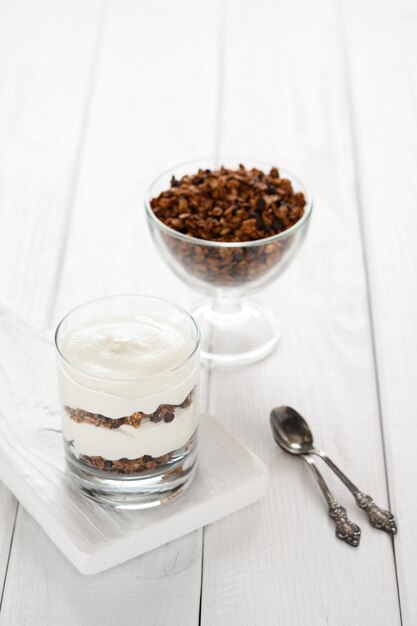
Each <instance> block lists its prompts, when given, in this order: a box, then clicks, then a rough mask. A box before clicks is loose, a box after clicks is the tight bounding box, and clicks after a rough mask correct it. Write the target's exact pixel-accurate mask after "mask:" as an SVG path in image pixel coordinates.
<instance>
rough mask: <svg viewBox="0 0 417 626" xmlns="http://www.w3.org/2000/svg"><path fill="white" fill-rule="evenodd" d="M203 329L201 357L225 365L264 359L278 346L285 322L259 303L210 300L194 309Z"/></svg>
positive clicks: (193, 313)
mask: <svg viewBox="0 0 417 626" xmlns="http://www.w3.org/2000/svg"><path fill="white" fill-rule="evenodd" d="M191 313H192V315H193V317H194V318H195V319H196V320H197V323H198V324H199V326H200V330H201V358H202V359H204V360H205V361H209V362H212V363H216V364H219V365H225V366H234V365H237V366H238V365H244V364H246V363H254V362H255V361H260V360H261V359H263V358H265V357H266V356H268V354H270V353H271V352H272V351H273V350H274V349H275V347H276V345H277V343H278V340H279V338H280V336H281V325H280V323H279V321H278V320H277V319H276V318H275V316H274V315H273V313H272V311H270V310H269V309H268V308H267V307H264V306H262V305H260V304H258V303H257V302H253V301H251V300H242V301H237V302H230V303H229V302H227V301H225V302H222V303H221V305H219V303H217V302H216V301H207V302H203V303H202V304H199V305H197V306H196V307H195V308H193V309H192V311H191Z"/></svg>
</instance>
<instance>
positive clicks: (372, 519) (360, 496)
mask: <svg viewBox="0 0 417 626" xmlns="http://www.w3.org/2000/svg"><path fill="white" fill-rule="evenodd" d="M313 454H317V455H318V456H319V457H321V458H322V459H323V461H325V462H326V463H327V465H328V466H329V467H330V468H331V469H332V470H333V471H334V473H335V474H336V476H338V477H339V478H340V480H341V481H342V482H343V483H344V484H345V485H346V487H347V488H348V489H349V491H350V492H351V493H352V494H353V496H354V498H355V500H356V504H357V505H358V506H359V507H360V508H361V509H364V510H365V511H366V513H367V515H368V519H369V523H370V524H371V526H373V527H374V528H378V529H380V530H384V531H385V532H387V533H389V534H391V535H395V533H396V532H397V524H396V522H395V518H394V516H393V514H392V513H391V512H390V511H387V510H385V509H381V508H380V507H379V506H377V505H376V504H375V502H374V501H373V499H372V498H371V496H367V495H366V494H364V493H363V492H362V491H359V489H358V488H357V487H356V485H354V484H353V483H352V481H350V480H349V478H348V477H347V476H346V475H345V474H344V473H343V472H342V470H341V469H339V468H338V467H337V465H335V463H333V461H332V460H331V459H329V457H328V456H327V454H326V453H325V452H323V451H322V450H314V452H313Z"/></svg>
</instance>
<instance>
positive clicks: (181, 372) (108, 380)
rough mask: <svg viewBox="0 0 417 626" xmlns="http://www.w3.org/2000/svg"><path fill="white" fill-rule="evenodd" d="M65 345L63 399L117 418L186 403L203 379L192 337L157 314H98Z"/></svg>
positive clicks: (61, 377) (69, 404) (69, 335)
mask: <svg viewBox="0 0 417 626" xmlns="http://www.w3.org/2000/svg"><path fill="white" fill-rule="evenodd" d="M60 350H61V353H62V354H63V355H64V357H65V358H66V359H67V360H68V361H69V362H70V363H71V365H69V364H68V363H66V362H65V361H64V360H61V361H60V385H61V392H62V398H63V403H64V404H65V405H67V406H70V407H71V408H73V409H83V410H84V411H88V412H90V413H99V414H101V415H104V416H106V417H110V418H112V419H117V418H120V417H126V416H128V415H131V414H132V413H134V412H136V411H142V412H144V413H152V412H154V411H155V410H156V409H157V408H158V406H159V405H160V404H174V405H178V404H181V403H182V402H183V401H184V400H185V398H186V397H187V395H188V394H189V393H190V392H191V390H192V389H193V388H194V386H195V385H196V383H197V380H198V356H195V357H192V358H190V359H189V358H188V357H189V356H190V355H191V354H192V353H193V350H194V342H193V340H192V339H191V338H190V337H188V336H187V335H186V334H185V333H184V331H183V330H182V329H181V328H180V327H179V326H176V325H174V324H171V323H169V322H166V321H164V320H160V319H158V318H153V317H146V316H139V315H126V316H117V317H108V318H101V319H97V320H94V321H92V322H90V323H88V324H85V325H83V326H81V327H79V328H76V329H74V330H72V331H70V332H69V333H68V334H67V335H66V336H65V337H64V339H63V341H62V344H61V346H60ZM174 421H176V420H174ZM93 428H94V429H95V430H97V429H96V428H95V427H93ZM141 429H142V427H141ZM119 430H121V429H119ZM113 432H116V431H112V433H113ZM171 449H172V448H171ZM145 454H150V453H145ZM122 456H126V455H122Z"/></svg>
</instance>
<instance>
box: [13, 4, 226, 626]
mask: <svg viewBox="0 0 417 626" xmlns="http://www.w3.org/2000/svg"><path fill="white" fill-rule="evenodd" d="M217 29H218V15H217V10H216V4H210V5H204V6H203V5H201V4H198V5H196V4H195V3H194V2H192V0H183V1H181V2H176V3H175V4H174V3H172V2H170V1H169V0H163V1H161V2H158V3H151V2H136V0H129V1H127V2H123V3H120V2H117V1H116V0H114V1H113V2H110V3H109V6H108V13H107V17H106V21H105V25H104V31H103V37H102V48H101V55H100V61H99V68H98V73H97V76H96V79H95V87H94V98H93V103H92V107H91V110H90V115H89V121H88V134H87V137H86V141H85V143H84V150H83V154H82V166H81V170H80V176H79V179H78V185H77V193H76V197H75V205H74V213H73V217H72V221H71V225H70V231H69V239H68V244H67V254H66V259H65V264H64V269H63V273H62V278H61V281H60V290H59V297H58V303H57V307H56V311H55V317H56V318H58V317H59V316H60V315H62V313H64V312H66V311H67V310H68V309H69V308H70V307H72V306H74V305H76V304H78V303H79V302H81V301H83V300H87V299H90V298H94V297H96V296H100V295H105V294H109V293H111V292H116V293H121V292H123V291H125V292H148V293H154V294H157V295H160V296H165V297H167V298H172V299H174V300H175V301H177V302H180V303H183V304H186V303H187V298H188V295H189V292H188V291H187V289H186V287H185V286H181V285H180V283H179V281H177V280H176V279H175V278H174V277H173V276H172V275H171V273H170V271H169V270H168V268H167V267H166V266H165V265H164V263H163V262H162V261H161V260H160V259H159V256H158V253H157V252H156V250H155V249H154V246H153V243H152V242H151V240H150V237H149V234H148V231H147V227H146V223H145V219H144V209H143V206H142V190H143V187H144V185H145V183H146V181H147V180H148V179H149V178H152V177H153V176H155V175H157V174H158V173H159V171H162V170H163V169H164V168H166V167H168V166H169V165H171V164H172V163H175V162H178V161H181V160H183V159H185V158H187V157H188V158H192V157H193V156H200V155H201V154H202V155H204V154H207V153H210V152H212V150H213V145H214V135H215V132H214V131H215V125H216V103H217V94H216V90H217V65H218V63H217ZM201 539H202V532H201V531H198V532H197V533H195V534H193V535H191V536H188V537H185V538H183V539H181V540H179V541H176V542H174V543H172V544H169V545H167V546H165V547H163V548H161V549H160V550H157V551H154V552H153V553H152V554H149V555H145V556H144V557H140V558H139V559H135V560H133V561H132V562H130V563H127V564H125V565H124V566H121V567H119V568H117V569H115V570H112V571H109V572H107V573H105V574H103V575H99V576H93V577H89V578H88V580H87V579H86V578H84V577H82V576H81V575H80V574H78V573H77V572H75V571H74V569H73V568H72V566H71V565H70V564H69V563H68V562H67V561H66V560H65V559H64V558H63V557H62V556H61V555H60V554H58V552H57V551H56V549H55V548H54V546H53V545H52V544H51V542H50V541H49V540H48V539H47V538H46V536H45V535H44V534H43V533H42V532H41V531H40V529H39V528H38V527H37V525H36V524H35V523H34V522H33V520H31V519H30V518H29V517H28V516H27V515H26V514H25V513H22V515H21V516H20V517H19V519H18V523H17V527H16V536H15V542H14V544H15V546H16V547H15V548H14V549H13V551H12V555H11V560H10V565H9V576H8V581H7V585H6V589H5V596H4V603H3V604H4V607H3V610H4V618H3V619H4V623H7V624H10V623H13V619H14V618H13V619H12V615H14V611H15V610H16V599H17V598H19V603H20V605H21V607H22V608H21V609H19V616H18V618H16V619H20V620H21V622H22V621H23V622H25V620H28V621H30V622H31V623H34V624H38V623H39V624H42V625H48V624H56V623H58V622H59V623H60V624H62V625H64V624H74V623H76V624H80V626H81V625H83V624H91V623H92V621H94V622H95V621H97V622H99V623H100V624H102V625H103V626H104V625H105V624H111V625H113V624H115V623H119V622H120V621H122V622H123V621H124V622H125V623H143V624H161V625H162V624H166V623H168V618H169V623H171V624H181V626H183V625H184V626H185V625H188V624H190V625H193V626H195V624H197V623H198V614H199V601H200V581H201ZM46 564H51V565H50V566H47V565H46ZM63 581H65V584H63ZM42 598H43V602H41V599H42ZM15 623H19V622H18V621H17V622H15Z"/></svg>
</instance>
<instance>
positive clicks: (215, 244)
mask: <svg viewBox="0 0 417 626" xmlns="http://www.w3.org/2000/svg"><path fill="white" fill-rule="evenodd" d="M210 160H212V161H216V160H217V161H219V163H220V161H231V160H233V161H238V162H239V163H242V164H243V165H244V164H245V161H248V162H250V163H253V164H254V166H255V167H257V166H261V167H265V166H267V167H270V168H271V167H276V168H277V169H278V171H279V173H280V176H281V172H282V173H283V174H284V177H285V178H288V180H290V181H291V183H293V182H295V183H296V184H297V185H298V187H299V188H300V189H299V190H300V191H301V192H302V193H303V195H304V198H305V200H306V204H305V207H304V213H303V215H302V217H301V218H300V219H299V220H298V222H296V223H295V224H293V225H292V226H290V228H287V229H286V230H283V231H282V232H281V233H277V234H275V235H271V236H270V237H264V238H263V239H254V240H253V241H230V242H229V241H213V240H212V239H199V238H198V237H192V236H191V235H185V234H184V233H180V232H179V231H177V230H175V229H174V228H171V227H170V226H167V225H166V224H164V222H162V220H160V219H159V218H158V217H157V216H156V215H155V213H154V212H153V210H152V207H151V203H150V201H151V200H152V196H151V190H152V187H153V186H154V185H155V184H156V183H157V182H158V181H159V180H161V178H163V177H165V176H167V175H169V174H170V173H171V172H173V171H174V170H175V169H177V168H179V167H184V166H186V165H190V166H191V165H198V164H201V163H203V162H205V161H210ZM166 191H168V190H166ZM144 201H145V209H146V214H147V216H148V219H150V220H151V221H152V222H154V223H155V224H156V225H157V227H158V228H159V229H160V230H162V231H165V232H166V233H167V234H169V235H171V236H173V237H175V238H176V239H180V240H181V241H187V242H188V243H194V244H195V245H203V246H206V247H210V248H250V247H255V246H262V245H266V244H269V243H274V242H275V241H279V240H280V239H285V238H286V237H289V236H291V235H292V234H294V233H295V232H297V231H298V230H299V229H300V228H301V227H302V226H303V224H305V223H306V222H307V221H308V220H309V219H310V216H311V213H312V211H313V198H312V195H311V193H310V192H309V190H308V189H307V187H306V186H305V185H304V184H303V183H302V182H301V181H300V179H299V178H298V177H297V176H294V174H292V173H291V172H290V171H288V170H286V169H285V168H283V167H279V166H277V165H274V164H273V163H270V162H269V161H259V160H257V159H250V158H248V157H247V158H243V157H239V158H237V157H233V156H224V157H222V158H221V159H220V158H219V159H217V158H216V157H210V156H208V157H202V158H199V159H191V160H187V161H182V162H181V163H177V165H173V166H172V167H170V168H168V169H166V170H164V171H163V172H161V173H160V174H158V176H157V177H156V178H154V179H153V180H152V182H151V183H150V185H149V186H148V187H147V188H146V191H145V193H144Z"/></svg>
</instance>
